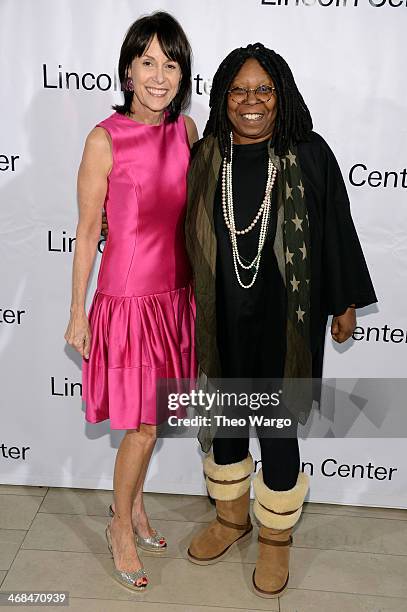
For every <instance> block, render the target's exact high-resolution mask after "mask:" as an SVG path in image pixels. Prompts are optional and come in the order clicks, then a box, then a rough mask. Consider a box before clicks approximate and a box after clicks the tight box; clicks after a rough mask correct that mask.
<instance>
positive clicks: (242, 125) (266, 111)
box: [227, 58, 277, 144]
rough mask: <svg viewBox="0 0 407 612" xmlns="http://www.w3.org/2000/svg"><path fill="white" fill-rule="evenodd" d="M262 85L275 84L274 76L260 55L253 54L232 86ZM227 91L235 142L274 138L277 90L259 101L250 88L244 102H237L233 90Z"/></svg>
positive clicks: (243, 142) (248, 142)
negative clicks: (259, 59) (266, 69)
mask: <svg viewBox="0 0 407 612" xmlns="http://www.w3.org/2000/svg"><path fill="white" fill-rule="evenodd" d="M259 85H269V86H270V87H274V83H273V80H272V78H271V76H270V75H269V74H268V73H267V72H266V71H265V70H264V68H263V67H262V66H261V64H259V62H258V61H257V60H256V59H254V58H250V59H248V60H246V61H245V63H244V64H243V66H242V67H241V68H240V70H239V72H238V73H237V75H236V76H235V78H234V79H233V81H232V83H231V85H230V87H229V89H233V88H234V87H246V88H247V89H255V88H256V87H259ZM227 95H228V100H227V115H228V118H229V121H230V123H231V124H232V131H233V140H234V142H235V143H236V144H250V143H255V142H261V141H263V140H268V139H270V138H271V136H272V134H273V128H274V124H275V121H276V116H277V99H276V96H275V92H274V94H273V95H272V97H271V99H270V100H269V101H268V102H259V101H258V100H257V99H256V96H255V95H254V92H253V91H250V92H249V96H248V98H247V100H246V102H244V103H243V104H238V103H237V102H235V101H234V100H233V98H232V95H231V94H227Z"/></svg>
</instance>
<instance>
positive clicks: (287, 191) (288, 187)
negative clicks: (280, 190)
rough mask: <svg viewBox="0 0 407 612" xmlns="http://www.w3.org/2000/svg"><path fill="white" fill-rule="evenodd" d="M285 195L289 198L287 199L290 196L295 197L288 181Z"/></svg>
mask: <svg viewBox="0 0 407 612" xmlns="http://www.w3.org/2000/svg"><path fill="white" fill-rule="evenodd" d="M285 197H286V198H287V200H288V199H289V198H291V199H293V190H292V187H290V185H289V184H288V183H286V184H285Z"/></svg>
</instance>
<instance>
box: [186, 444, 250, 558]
mask: <svg viewBox="0 0 407 612" xmlns="http://www.w3.org/2000/svg"><path fill="white" fill-rule="evenodd" d="M204 472H205V474H206V486H207V488H208V492H209V495H210V496H211V497H212V498H213V499H214V500H215V502H216V515H217V516H216V519H215V520H214V521H212V523H210V524H209V525H208V526H207V527H206V528H205V529H204V530H203V531H201V533H199V534H198V535H197V536H195V537H194V538H193V540H192V542H191V544H190V546H189V548H188V558H189V560H190V561H192V563H197V564H198V565H210V564H212V563H217V562H218V561H221V560H222V559H223V558H224V557H225V556H226V555H227V554H228V553H229V551H230V550H231V549H232V548H233V547H234V546H236V545H237V544H238V543H240V542H243V541H245V540H246V539H248V538H250V537H251V535H252V530H253V526H252V523H251V520H250V515H249V504H250V475H251V473H252V472H253V459H252V458H251V456H250V455H249V456H248V457H247V458H246V459H244V460H243V461H239V462H238V463H231V464H229V465H217V464H216V463H215V462H214V460H213V457H212V456H209V455H208V456H207V457H206V458H205V460H204Z"/></svg>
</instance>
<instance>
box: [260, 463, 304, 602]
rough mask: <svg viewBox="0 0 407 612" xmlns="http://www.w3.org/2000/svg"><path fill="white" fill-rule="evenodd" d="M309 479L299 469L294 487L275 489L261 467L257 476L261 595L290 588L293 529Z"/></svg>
mask: <svg viewBox="0 0 407 612" xmlns="http://www.w3.org/2000/svg"><path fill="white" fill-rule="evenodd" d="M308 480H309V479H308V476H307V475H306V474H304V472H300V473H299V474H298V479H297V484H296V485H295V486H294V487H293V488H292V489H289V490H288V491H272V490H271V489H269V488H268V487H267V486H266V485H265V484H264V482H263V473H262V470H260V471H259V473H258V474H257V476H256V478H255V479H254V494H255V501H254V506H253V510H254V514H255V516H256V518H257V520H258V521H259V522H260V530H259V538H258V540H259V552H258V557H257V563H256V569H255V570H254V572H253V577H252V582H253V589H254V592H255V593H256V595H259V596H260V597H270V598H273V597H279V596H280V595H282V594H283V593H284V591H285V590H286V588H287V584H288V578H289V561H290V545H291V544H292V535H291V534H292V528H293V526H294V525H295V524H296V522H297V521H298V519H299V518H300V516H301V510H302V504H303V502H304V498H305V496H306V494H307V491H308Z"/></svg>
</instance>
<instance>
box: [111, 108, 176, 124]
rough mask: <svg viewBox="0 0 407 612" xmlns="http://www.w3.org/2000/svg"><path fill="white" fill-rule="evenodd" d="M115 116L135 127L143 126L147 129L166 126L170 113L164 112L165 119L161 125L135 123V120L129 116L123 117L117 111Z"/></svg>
mask: <svg viewBox="0 0 407 612" xmlns="http://www.w3.org/2000/svg"><path fill="white" fill-rule="evenodd" d="M115 115H116V116H117V117H118V118H120V119H122V120H124V121H127V123H133V124H134V125H138V126H143V127H146V128H159V127H162V126H163V125H165V124H166V123H167V118H168V111H164V118H163V120H162V121H161V123H143V122H142V121H135V120H134V119H131V118H130V117H128V116H127V115H123V114H122V113H118V112H117V111H116V113H115Z"/></svg>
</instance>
